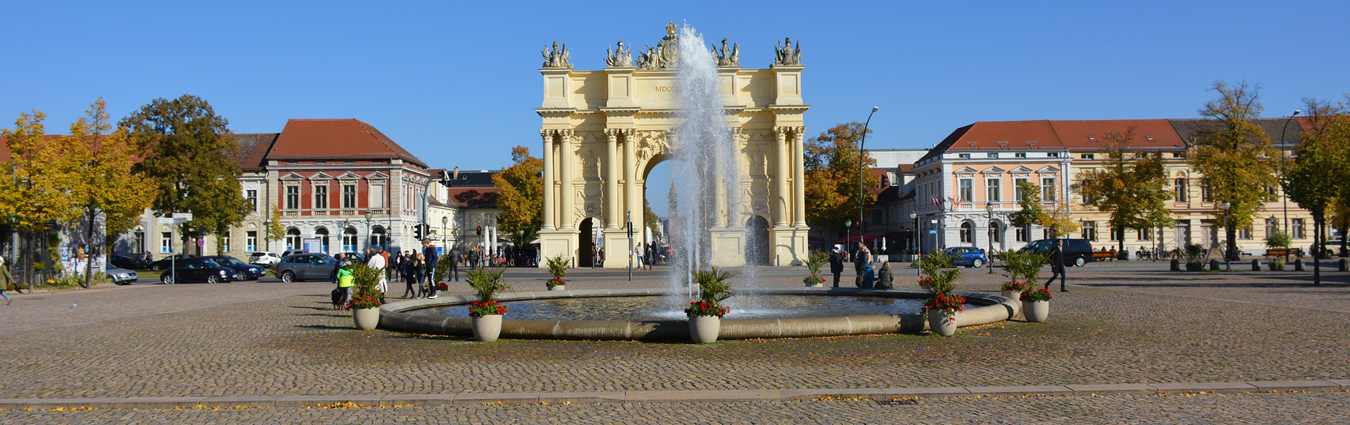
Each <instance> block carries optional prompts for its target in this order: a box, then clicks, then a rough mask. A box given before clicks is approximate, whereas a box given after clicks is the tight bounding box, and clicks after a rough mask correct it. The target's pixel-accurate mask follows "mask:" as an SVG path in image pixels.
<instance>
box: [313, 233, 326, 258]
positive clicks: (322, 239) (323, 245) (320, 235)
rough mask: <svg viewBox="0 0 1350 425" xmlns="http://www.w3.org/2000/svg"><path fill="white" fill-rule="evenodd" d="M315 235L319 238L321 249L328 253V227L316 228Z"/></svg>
mask: <svg viewBox="0 0 1350 425" xmlns="http://www.w3.org/2000/svg"><path fill="white" fill-rule="evenodd" d="M314 236H315V237H317V238H319V249H320V250H322V251H323V253H324V254H328V253H329V251H328V229H327V228H325V227H320V228H318V229H314Z"/></svg>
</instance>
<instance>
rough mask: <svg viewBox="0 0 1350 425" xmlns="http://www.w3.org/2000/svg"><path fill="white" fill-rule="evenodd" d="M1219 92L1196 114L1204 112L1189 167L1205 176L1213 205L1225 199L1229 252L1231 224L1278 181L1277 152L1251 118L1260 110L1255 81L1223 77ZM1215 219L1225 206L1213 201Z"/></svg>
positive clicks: (1233, 239) (1232, 249)
mask: <svg viewBox="0 0 1350 425" xmlns="http://www.w3.org/2000/svg"><path fill="white" fill-rule="evenodd" d="M1213 90H1214V91H1216V92H1218V93H1219V98H1218V99H1214V100H1211V101H1209V102H1206V103H1205V106H1204V107H1203V108H1200V115H1201V116H1203V117H1205V118H1208V119H1207V120H1205V121H1204V122H1203V123H1202V124H1201V126H1200V128H1198V129H1197V130H1198V134H1197V136H1198V137H1197V138H1196V140H1195V142H1194V143H1193V144H1191V146H1190V153H1189V155H1187V157H1188V158H1189V162H1190V166H1191V169H1193V170H1196V171H1197V172H1199V173H1200V174H1202V175H1204V176H1205V179H1206V181H1207V182H1208V183H1207V184H1208V186H1209V190H1210V193H1211V194H1212V196H1213V199H1214V201H1215V202H1214V203H1215V204H1216V205H1218V204H1220V203H1222V202H1223V201H1228V203H1229V208H1228V211H1227V217H1228V226H1227V227H1226V228H1225V229H1224V230H1225V232H1226V233H1227V240H1228V249H1226V250H1225V252H1227V253H1228V255H1229V258H1230V259H1231V258H1234V257H1235V256H1236V255H1237V232H1236V229H1241V228H1245V227H1248V226H1251V224H1252V218H1253V217H1255V216H1256V213H1257V211H1258V210H1259V209H1260V208H1261V207H1262V205H1263V204H1265V203H1266V202H1270V201H1273V200H1274V199H1275V196H1274V195H1272V194H1270V193H1268V192H1266V188H1268V187H1275V186H1276V185H1277V184H1278V183H1279V181H1278V179H1277V178H1276V172H1277V170H1278V167H1279V158H1280V155H1279V152H1277V151H1276V150H1275V149H1274V148H1273V146H1271V143H1270V136H1268V135H1266V132H1265V130H1264V129H1262V128H1261V126H1259V125H1257V124H1256V121H1255V119H1256V118H1257V117H1259V116H1260V115H1261V110H1262V107H1261V103H1260V102H1259V100H1260V95H1259V93H1258V91H1259V88H1258V87H1251V86H1248V85H1247V83H1245V82H1240V83H1238V84H1235V85H1232V86H1229V85H1227V84H1225V83H1224V82H1222V81H1219V82H1216V83H1214V88H1213ZM1212 214H1213V217H1214V219H1215V222H1216V223H1219V224H1220V225H1222V224H1223V218H1224V210H1223V209H1222V208H1219V207H1215V210H1214V212H1213V213H1212Z"/></svg>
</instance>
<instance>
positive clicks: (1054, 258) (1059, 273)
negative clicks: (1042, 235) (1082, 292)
mask: <svg viewBox="0 0 1350 425" xmlns="http://www.w3.org/2000/svg"><path fill="white" fill-rule="evenodd" d="M1050 247H1051V248H1050V271H1051V273H1052V274H1051V275H1050V280H1047V281H1045V290H1047V291H1049V290H1050V282H1054V281H1055V279H1056V278H1058V279H1059V292H1069V290H1068V289H1065V286H1064V285H1065V283H1064V240H1063V239H1056V240H1055V243H1054V244H1053V245H1050Z"/></svg>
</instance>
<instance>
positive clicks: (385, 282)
mask: <svg viewBox="0 0 1350 425" xmlns="http://www.w3.org/2000/svg"><path fill="white" fill-rule="evenodd" d="M366 258H367V260H366V267H370V268H371V269H373V270H375V273H376V275H378V276H379V277H380V283H379V284H377V285H376V288H378V289H379V290H380V292H381V293H383V292H389V279H387V278H385V276H384V269H385V267H387V266H388V264H387V263H385V261H384V256H382V255H379V253H378V252H375V248H366Z"/></svg>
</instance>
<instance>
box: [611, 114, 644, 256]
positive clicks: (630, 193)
mask: <svg viewBox="0 0 1350 425" xmlns="http://www.w3.org/2000/svg"><path fill="white" fill-rule="evenodd" d="M636 143H637V140H634V139H633V138H629V137H624V138H623V164H624V168H623V194H624V196H623V204H622V205H623V209H622V210H620V211H619V212H618V214H619V220H618V221H619V226H620V227H622V226H623V225H624V223H623V220H624V216H625V214H624V213H628V212H631V213H633V214H635V215H638V216H641V215H642V204H639V203H638V202H637V198H638V194H637V191H638V190H639V188H638V187H637V174H638V170H637V156H636V154H635V153H634V152H633V149H634V146H633V145H634V144H636ZM614 258H619V257H614ZM622 258H628V257H622Z"/></svg>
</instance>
